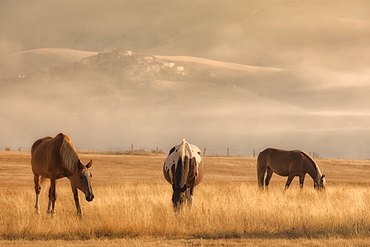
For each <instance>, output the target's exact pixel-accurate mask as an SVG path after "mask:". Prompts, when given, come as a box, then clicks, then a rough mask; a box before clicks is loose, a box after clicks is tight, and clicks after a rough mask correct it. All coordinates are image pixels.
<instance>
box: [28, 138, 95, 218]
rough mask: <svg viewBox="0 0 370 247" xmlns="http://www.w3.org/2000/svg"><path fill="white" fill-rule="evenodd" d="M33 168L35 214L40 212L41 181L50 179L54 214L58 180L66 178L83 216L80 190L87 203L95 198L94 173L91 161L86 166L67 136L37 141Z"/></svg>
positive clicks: (32, 151)
mask: <svg viewBox="0 0 370 247" xmlns="http://www.w3.org/2000/svg"><path fill="white" fill-rule="evenodd" d="M31 165H32V172H33V174H34V182H35V192H36V205H35V208H36V212H39V208H40V206H39V194H40V190H41V182H42V181H43V180H44V179H45V178H49V179H50V189H49V204H48V210H47V212H48V213H54V206H55V200H56V193H55V183H56V180H57V179H59V178H63V177H67V178H68V179H69V180H70V182H71V187H72V192H73V196H74V201H75V204H76V208H77V214H78V215H80V216H81V214H82V210H81V207H80V201H79V198H78V191H77V189H79V190H81V191H82V192H83V193H84V194H85V196H86V200H87V201H89V202H91V201H92V200H93V199H94V194H93V192H92V188H91V183H90V182H91V173H90V171H89V170H88V169H89V168H90V167H91V165H92V160H90V162H89V163H88V164H87V165H83V164H82V163H81V161H80V159H79V157H78V155H77V152H76V149H75V147H74V145H73V143H72V141H71V139H69V137H68V136H67V135H65V134H63V133H60V134H58V135H57V136H55V137H54V138H52V137H45V138H42V139H39V140H37V141H35V143H34V144H33V145H32V148H31Z"/></svg>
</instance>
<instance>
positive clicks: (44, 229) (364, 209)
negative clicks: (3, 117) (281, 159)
mask: <svg viewBox="0 0 370 247" xmlns="http://www.w3.org/2000/svg"><path fill="white" fill-rule="evenodd" d="M80 157H81V160H82V161H83V162H87V161H88V160H89V159H90V158H91V159H93V166H92V168H91V171H92V174H93V181H92V183H93V190H94V194H95V199H94V201H93V202H86V201H85V200H84V198H83V196H81V195H82V194H81V193H80V197H82V198H81V206H82V209H83V212H84V215H83V218H82V219H79V218H78V217H77V216H76V209H75V206H74V202H73V198H72V192H71V189H70V185H69V181H68V179H66V178H64V179H61V180H59V181H58V183H57V193H58V199H57V202H56V214H55V215H54V216H53V217H51V216H50V215H48V214H46V206H47V189H48V186H49V185H48V182H45V184H44V186H43V190H42V196H41V201H40V204H41V205H40V206H41V214H39V215H37V214H35V213H34V208H33V207H34V200H35V195H34V190H33V176H32V172H31V167H30V153H28V152H5V151H4V152H0V181H1V182H0V246H1V245H4V246H50V245H53V246H103V245H104V246H297V245H300V246H368V245H369V246H370V214H369V211H370V190H369V189H370V187H369V185H370V183H369V182H370V169H369V166H370V161H367V160H340V159H318V160H317V163H318V164H319V166H320V169H321V171H322V172H323V173H324V174H325V175H326V177H327V181H328V183H327V189H326V190H325V191H324V192H317V191H315V190H314V189H313V183H312V180H311V178H310V177H309V176H307V178H306V182H305V187H304V189H303V190H302V191H301V190H300V189H299V188H298V179H297V178H296V179H295V180H294V181H293V183H292V186H291V188H289V190H287V191H285V192H284V191H283V188H284V184H285V180H286V179H285V178H282V177H279V176H277V175H276V174H275V175H274V176H273V178H272V180H271V184H270V189H269V191H268V192H261V191H259V189H258V188H257V182H256V168H255V166H256V159H255V158H247V157H205V158H204V160H205V163H206V165H207V175H206V180H205V181H204V182H203V183H202V184H201V185H199V186H198V187H196V189H195V194H194V197H195V200H194V206H193V208H192V210H190V209H188V208H185V209H184V210H182V211H181V212H180V213H175V212H174V211H173V209H172V204H171V193H172V189H171V186H170V185H169V184H167V182H165V180H164V178H163V175H162V163H163V161H164V159H165V157H166V156H165V155H151V156H132V155H101V154H81V155H80Z"/></svg>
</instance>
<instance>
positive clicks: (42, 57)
mask: <svg viewBox="0 0 370 247" xmlns="http://www.w3.org/2000/svg"><path fill="white" fill-rule="evenodd" d="M94 54H97V52H89V51H78V50H71V49H61V48H59V49H57V48H43V49H35V50H27V51H22V52H16V53H13V54H10V55H7V56H5V57H3V58H2V59H0V75H1V76H2V77H11V76H17V75H27V74H30V73H33V72H35V71H37V70H39V69H44V68H46V67H52V66H58V65H62V64H65V63H74V62H79V61H80V60H81V59H82V58H84V57H89V56H92V55H94Z"/></svg>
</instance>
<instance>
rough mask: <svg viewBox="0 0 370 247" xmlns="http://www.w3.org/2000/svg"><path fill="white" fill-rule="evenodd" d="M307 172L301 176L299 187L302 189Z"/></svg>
mask: <svg viewBox="0 0 370 247" xmlns="http://www.w3.org/2000/svg"><path fill="white" fill-rule="evenodd" d="M305 175H306V174H303V175H301V176H299V187H300V188H301V189H302V188H303V183H304V177H305Z"/></svg>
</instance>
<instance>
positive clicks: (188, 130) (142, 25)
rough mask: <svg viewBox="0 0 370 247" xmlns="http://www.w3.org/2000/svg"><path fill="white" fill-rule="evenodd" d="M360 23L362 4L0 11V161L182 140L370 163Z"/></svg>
mask: <svg viewBox="0 0 370 247" xmlns="http://www.w3.org/2000/svg"><path fill="white" fill-rule="evenodd" d="M369 11H370V3H368V2H367V1H360V0H356V1H354V2H351V3H346V2H344V1H343V2H339V3H338V1H326V2H325V3H322V2H321V1H299V2H292V1H283V0H281V1H272V0H271V1H267V0H266V1H231V2H227V3H226V2H214V1H212V2H210V1H201V2H199V1H187V2H184V1H150V2H147V1H110V2H109V3H105V2H91V1H77V2H76V1H65V2H63V3H58V2H49V1H41V2H40V1H38V4H34V3H33V1H17V0H16V1H11V2H3V3H1V4H0V16H1V17H0V19H1V23H2V24H1V26H0V31H1V33H2V34H3V35H2V37H1V38H0V51H1V52H0V87H1V89H0V149H4V148H11V149H13V150H18V149H19V148H21V149H23V150H29V149H30V146H31V145H32V143H33V142H34V141H35V140H36V139H38V138H41V137H44V136H55V135H57V134H58V133H59V132H64V133H66V134H67V135H69V136H70V137H71V139H72V141H73V142H74V143H75V146H76V147H77V149H79V150H91V151H109V150H129V149H130V148H131V145H132V144H133V145H134V148H136V149H145V150H147V151H150V150H152V149H156V148H157V147H158V148H159V149H162V150H163V151H164V152H167V151H168V150H169V149H170V148H171V147H172V146H173V145H177V144H179V143H180V142H181V140H182V139H183V138H186V139H187V140H188V141H189V142H191V143H194V144H195V145H197V146H199V147H200V148H201V149H202V150H204V148H206V150H207V151H206V154H208V155H211V154H217V155H226V154H227V151H226V150H227V148H229V151H230V154H231V155H243V156H244V155H246V156H252V155H253V154H255V153H258V152H259V151H262V150H263V149H264V148H267V147H277V148H284V149H302V150H305V151H307V152H315V153H317V154H319V155H320V156H321V157H325V158H337V157H339V158H361V159H367V158H370V143H369V141H368V140H369V137H370V131H369V128H370V127H369V126H370V110H369V109H368V106H369V105H370V99H369V97H368V95H369V93H370V81H369V80H370V69H369V68H368V64H370V55H369V54H368V52H367V51H369V48H370V16H369V15H368V13H369ZM107 47H117V49H119V50H120V51H124V50H129V51H132V52H133V53H134V54H135V55H134V56H130V57H124V58H122V56H121V55H117V54H119V53H115V52H113V53H110V52H107V51H105V49H106V48H107ZM99 54H100V55H99ZM147 55H149V56H153V59H154V62H150V61H149V62H148V61H146V62H142V61H143V59H144V56H147ZM119 56H121V57H120V58H118V57H119ZM156 56H157V57H156ZM167 56H168V59H166V57H167ZM175 56H182V57H177V58H176V57H175ZM192 57H198V58H203V59H204V60H201V61H198V60H194V59H192ZM86 58H90V60H86ZM84 59H85V60H84ZM122 59H123V60H122ZM86 61H87V62H86ZM166 61H173V62H175V64H176V66H182V67H184V68H185V72H186V74H185V75H178V74H177V72H176V71H174V70H170V69H168V68H163V66H164V65H163V64H164V63H165V62H166ZM217 61H222V62H226V63H228V64H227V66H225V64H221V63H218V62H217ZM150 66H152V68H154V70H155V71H150V70H149V69H148V67H150ZM243 66H244V67H243ZM158 68H160V70H159V69H158Z"/></svg>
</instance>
